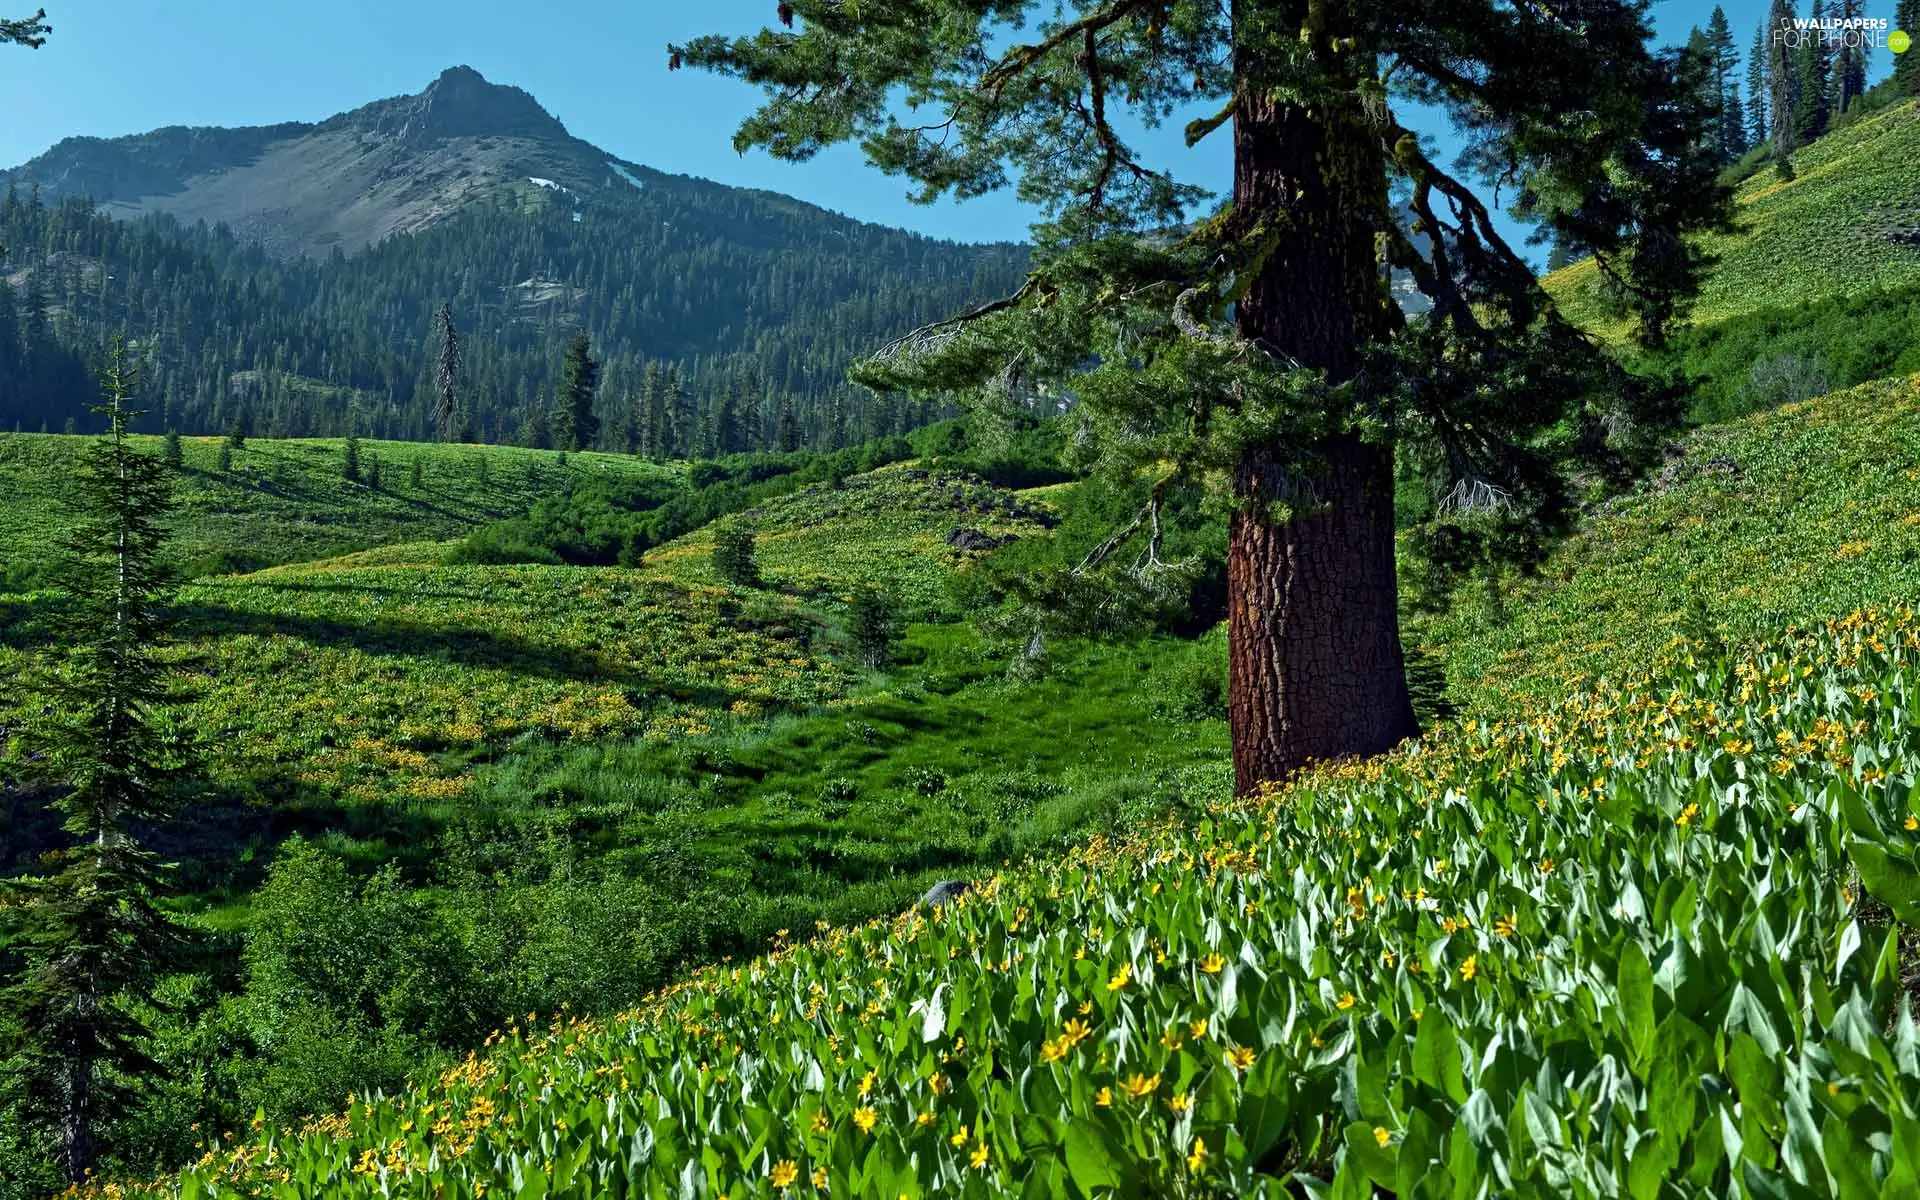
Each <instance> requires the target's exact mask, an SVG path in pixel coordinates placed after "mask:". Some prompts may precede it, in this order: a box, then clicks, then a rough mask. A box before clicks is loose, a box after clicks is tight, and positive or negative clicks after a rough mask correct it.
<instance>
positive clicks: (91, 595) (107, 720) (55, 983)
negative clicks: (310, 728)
mask: <svg viewBox="0 0 1920 1200" xmlns="http://www.w3.org/2000/svg"><path fill="white" fill-rule="evenodd" d="M102 383H103V390H104V392H105V396H106V403H105V404H104V405H102V406H100V407H98V408H96V409H95V410H94V411H96V412H98V413H100V414H101V415H102V416H104V417H105V418H106V419H107V423H108V425H107V433H106V434H105V436H104V437H102V438H101V439H100V440H99V441H98V442H96V443H95V444H94V446H93V447H92V449H91V450H90V451H89V452H88V455H87V458H86V460H85V464H84V466H83V468H82V470H81V474H80V480H79V487H78V505H77V507H78V521H77V523H76V525H75V527H74V529H73V532H72V533H71V535H70V536H69V537H68V538H67V539H66V543H65V548H66V550H67V553H68V562H67V566H66V571H65V577H64V579H63V581H62V582H63V585H64V591H65V594H66V596H67V604H68V610H67V612H66V614H65V619H63V620H62V621H61V622H60V623H59V627H60V628H61V629H63V630H65V631H66V636H68V637H69V638H71V639H72V640H71V641H70V642H69V643H68V646H67V651H68V653H67V654H66V656H65V659H64V661H63V662H61V663H60V664H59V665H58V666H56V667H54V668H52V669H51V670H50V671H49V673H48V675H47V678H46V680H45V681H44V683H43V685H42V688H43V692H44V697H43V700H44V702H43V703H42V704H41V705H40V706H38V707H39V711H40V712H41V713H42V714H43V716H42V717H41V718H40V721H39V722H38V723H37V724H35V725H33V726H31V727H30V728H28V729H27V730H26V731H25V733H24V734H23V737H22V740H23V743H24V747H23V748H24V749H25V751H26V754H25V755H24V761H26V762H27V763H28V764H29V766H30V769H32V770H34V771H35V772H37V773H39V774H40V775H42V776H43V777H44V782H45V783H47V784H48V785H50V786H51V787H53V788H55V789H57V791H58V794H59V798H58V799H57V800H55V801H54V805H55V807H56V808H57V809H59V811H60V812H61V813H62V814H64V816H65V818H66V820H65V821H64V823H63V826H62V827H63V829H64V830H65V831H66V833H67V834H68V835H69V836H70V838H71V839H72V840H71V841H70V843H69V844H67V845H65V846H62V847H60V848H58V849H57V850H54V851H52V852H50V854H49V856H48V857H47V858H46V859H45V860H44V861H46V862H47V863H48V864H49V865H51V866H53V867H54V868H56V869H55V871H54V872H53V874H52V875H51V876H49V877H45V878H42V879H39V880H36V881H31V882H28V883H25V884H23V885H17V891H18V894H17V895H16V896H15V897H13V898H12V899H11V901H10V903H11V904H12V905H13V906H14V907H16V908H17V909H18V908H22V907H23V908H24V918H25V919H24V921H23V925H24V928H25V936H24V941H23V943H22V944H21V945H20V946H19V947H18V949H19V951H20V952H21V954H22V957H23V958H24V960H25V961H24V968H23V969H22V970H21V972H20V973H19V975H18V976H17V977H16V979H15V980H14V982H13V983H12V984H11V985H10V986H9V987H8V988H7V989H6V991H5V992H4V1008H5V1014H6V1018H7V1020H6V1024H8V1025H10V1026H11V1027H12V1030H13V1032H14V1034H15V1035H16V1037H17V1041H18V1044H17V1047H16V1049H15V1053H14V1054H13V1066H14V1068H15V1070H14V1071H13V1072H12V1077H11V1080H10V1082H11V1084H12V1085H13V1086H15V1087H18V1088H20V1089H21V1091H22V1093H23V1101H22V1105H23V1110H24V1111H25V1113H27V1114H28V1115H29V1116H30V1118H32V1119H34V1120H36V1121H37V1122H38V1123H40V1125H41V1126H42V1128H43V1129H44V1130H45V1131H46V1132H47V1133H48V1134H50V1135H51V1136H50V1140H51V1143H52V1145H53V1146H54V1148H55V1154H56V1158H57V1165H58V1166H59V1168H60V1170H61V1171H62V1172H63V1173H64V1174H65V1176H66V1177H67V1178H68V1179H69V1180H70V1181H75V1182H77V1181H79V1180H81V1179H82V1178H83V1177H84V1176H85V1174H86V1172H87V1171H88V1169H89V1168H91V1167H92V1166H93V1165H94V1163H95V1161H96V1159H97V1158H98V1156H99V1154H100V1152H101V1145H100V1139H101V1133H102V1129H103V1127H104V1125H105V1124H106V1123H107V1122H108V1121H110V1120H111V1119H112V1118H113V1117H115V1116H116V1115H117V1114H118V1113H120V1112H121V1111H123V1110H124V1108H125V1106H126V1104H127V1103H128V1101H129V1100H130V1099H131V1098H132V1095H133V1083H132V1081H134V1080H137V1079H138V1078H139V1076H140V1075H142V1074H143V1073H146V1072H151V1071H153V1070H156V1069H157V1066H156V1064H155V1063H154V1062H153V1061H152V1060H151V1059H150V1058H149V1056H148V1055H147V1054H146V1053H145V1051H144V1050H143V1049H142V1044H143V1041H144V1039H145V1037H146V1035H147V1030H146V1029H145V1028H144V1027H143V1026H142V1025H141V1023H140V1022H139V1020H138V1019H137V1018H136V1017H134V1016H133V1015H132V1012H131V1011H130V1009H129V1008H128V1001H129V999H130V998H135V997H139V996H142V995H143V994H144V993H145V992H146V991H147V990H148V989H149V988H150V987H151V986H152V984H153V983H154V981H155V980H156V979H157V978H158V977H159V976H160V975H161V974H162V973H163V972H164V971H165V969H166V968H167V966H168V965H169V964H170V963H172V962H175V961H177V960H178V956H179V955H180V954H181V952H182V950H183V948H184V945H185V939H184V934H183V932H182V930H181V929H180V927H179V926H177V925H176V924H175V923H174V922H173V920H172V919H171V918H170V917H169V916H168V915H167V914H166V913H165V911H164V910H162V909H161V908H160V907H159V904H158V900H159V898H160V897H161V896H162V895H163V894H164V890H165V886H166V885H165V881H164V878H163V875H162V872H161V870H160V866H159V864H158V862H157V861H156V859H155V856H154V855H153V853H152V852H151V851H150V850H149V849H147V848H146V847H145V846H143V845H142V844H141V842H140V838H141V836H143V835H144V834H145V833H147V832H148V831H150V830H151V829H152V828H154V827H155V826H158V825H161V824H163V823H165V822H166V821H168V820H170V819H171V818H172V817H173V815H174V813H175V796H176V785H177V783H178V782H179V780H180V777H181V775H182V774H183V771H184V769H185V765H186V754H185V752H184V750H183V746H182V743H181V742H180V741H179V739H177V738H175V737H173V736H172V735H171V734H170V733H169V732H168V727H167V722H166V720H165V715H164V709H165V706H166V705H167V703H168V701H169V700H170V699H171V698H172V697H171V695H170V692H169V688H168V684H167V670H166V667H165V665H164V663H163V662H162V660H161V659H160V657H159V653H158V650H159V647H160V644H161V643H162V641H163V639H164V638H165V637H166V635H167V632H168V630H169V628H170V625H171V618H170V616H169V614H168V612H167V608H166V604H165V598H166V586H167V581H166V575H165V572H164V571H163V570H162V568H161V567H160V565H159V554H160V549H161V547H162V545H163V543H164V540H165V533H164V527H163V520H164V518H165V514H166V511H167V508H168V504H169V496H168V488H169V483H168V478H167V473H166V468H165V466H164V465H163V464H162V463H161V462H160V461H159V460H157V459H155V458H151V457H148V456H146V455H143V454H140V453H138V452H137V451H135V450H134V449H133V446H132V444H131V441H130V438H129V432H128V431H129V426H130V424H131V422H132V421H133V419H134V418H136V417H137V416H138V415H139V413H137V412H135V411H133V410H131V409H130V408H129V407H128V406H127V395H128V391H129V389H130V388H131V386H132V383H133V378H132V373H131V371H129V370H128V368H127V367H126V365H125V358H124V353H123V351H122V350H121V348H120V346H119V345H118V344H116V345H115V346H114V348H113V351H112V355H111V357H110V359H109V362H108V364H107V366H106V368H105V370H104V372H103V380H102Z"/></svg>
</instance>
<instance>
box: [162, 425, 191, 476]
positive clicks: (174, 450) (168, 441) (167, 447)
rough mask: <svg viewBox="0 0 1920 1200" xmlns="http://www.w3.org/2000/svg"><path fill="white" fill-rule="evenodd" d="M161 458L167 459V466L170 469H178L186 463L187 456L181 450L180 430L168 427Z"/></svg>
mask: <svg viewBox="0 0 1920 1200" xmlns="http://www.w3.org/2000/svg"><path fill="white" fill-rule="evenodd" d="M160 457H161V458H163V459H165V460H166V463H167V465H168V466H170V467H177V466H179V465H180V464H181V463H182V462H183V461H185V458H186V456H185V454H183V453H182V451H181V449H180V431H179V430H178V429H175V428H173V427H172V426H168V427H167V436H166V437H165V438H164V439H163V440H162V442H161V452H160Z"/></svg>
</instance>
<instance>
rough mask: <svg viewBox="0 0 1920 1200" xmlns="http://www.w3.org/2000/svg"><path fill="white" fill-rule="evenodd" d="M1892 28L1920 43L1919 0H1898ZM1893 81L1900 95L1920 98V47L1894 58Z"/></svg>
mask: <svg viewBox="0 0 1920 1200" xmlns="http://www.w3.org/2000/svg"><path fill="white" fill-rule="evenodd" d="M1893 27H1894V28H1895V29H1898V30H1901V31H1903V32H1905V33H1906V34H1907V36H1908V37H1910V38H1912V39H1913V40H1914V41H1916V42H1920V0H1900V4H1899V7H1897V8H1895V9H1894V17H1893ZM1893 79H1894V86H1895V87H1896V88H1898V89H1899V92H1900V94H1901V95H1903V96H1920V46H1914V47H1912V48H1910V49H1908V50H1907V51H1906V52H1905V53H1904V54H1897V55H1895V56H1894V59H1893Z"/></svg>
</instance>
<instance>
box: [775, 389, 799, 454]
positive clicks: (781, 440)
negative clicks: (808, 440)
mask: <svg viewBox="0 0 1920 1200" xmlns="http://www.w3.org/2000/svg"><path fill="white" fill-rule="evenodd" d="M773 448H774V449H775V450H778V451H780V452H781V453H782V454H789V453H792V452H793V451H795V450H798V449H799V448H800V422H798V421H796V420H794V417H793V405H792V404H791V403H789V402H788V401H786V400H785V399H782V400H781V401H780V413H779V415H778V416H777V417H775V418H774V422H773Z"/></svg>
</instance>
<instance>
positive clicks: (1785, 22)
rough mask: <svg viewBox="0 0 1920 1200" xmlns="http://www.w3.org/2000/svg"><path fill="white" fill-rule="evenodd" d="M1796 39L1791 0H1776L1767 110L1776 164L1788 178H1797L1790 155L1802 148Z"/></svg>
mask: <svg viewBox="0 0 1920 1200" xmlns="http://www.w3.org/2000/svg"><path fill="white" fill-rule="evenodd" d="M1792 38H1793V5H1792V3H1791V2H1790V0H1773V8H1772V10H1771V12H1770V14H1769V16H1768V17H1767V109H1768V112H1769V113H1771V115H1772V118H1773V127H1772V129H1771V130H1770V131H1769V136H1770V139H1771V141H1772V142H1773V160H1774V163H1775V165H1776V167H1777V168H1778V169H1779V171H1780V173H1781V175H1783V176H1785V177H1787V178H1792V176H1793V162H1792V160H1791V159H1790V158H1789V157H1788V156H1789V155H1791V154H1792V153H1793V152H1794V150H1796V149H1797V148H1798V147H1799V145H1800V142H1799V129H1800V120H1799V113H1800V75H1799V72H1798V70H1797V69H1796V56H1795V53H1794V48H1793V41H1792Z"/></svg>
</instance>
